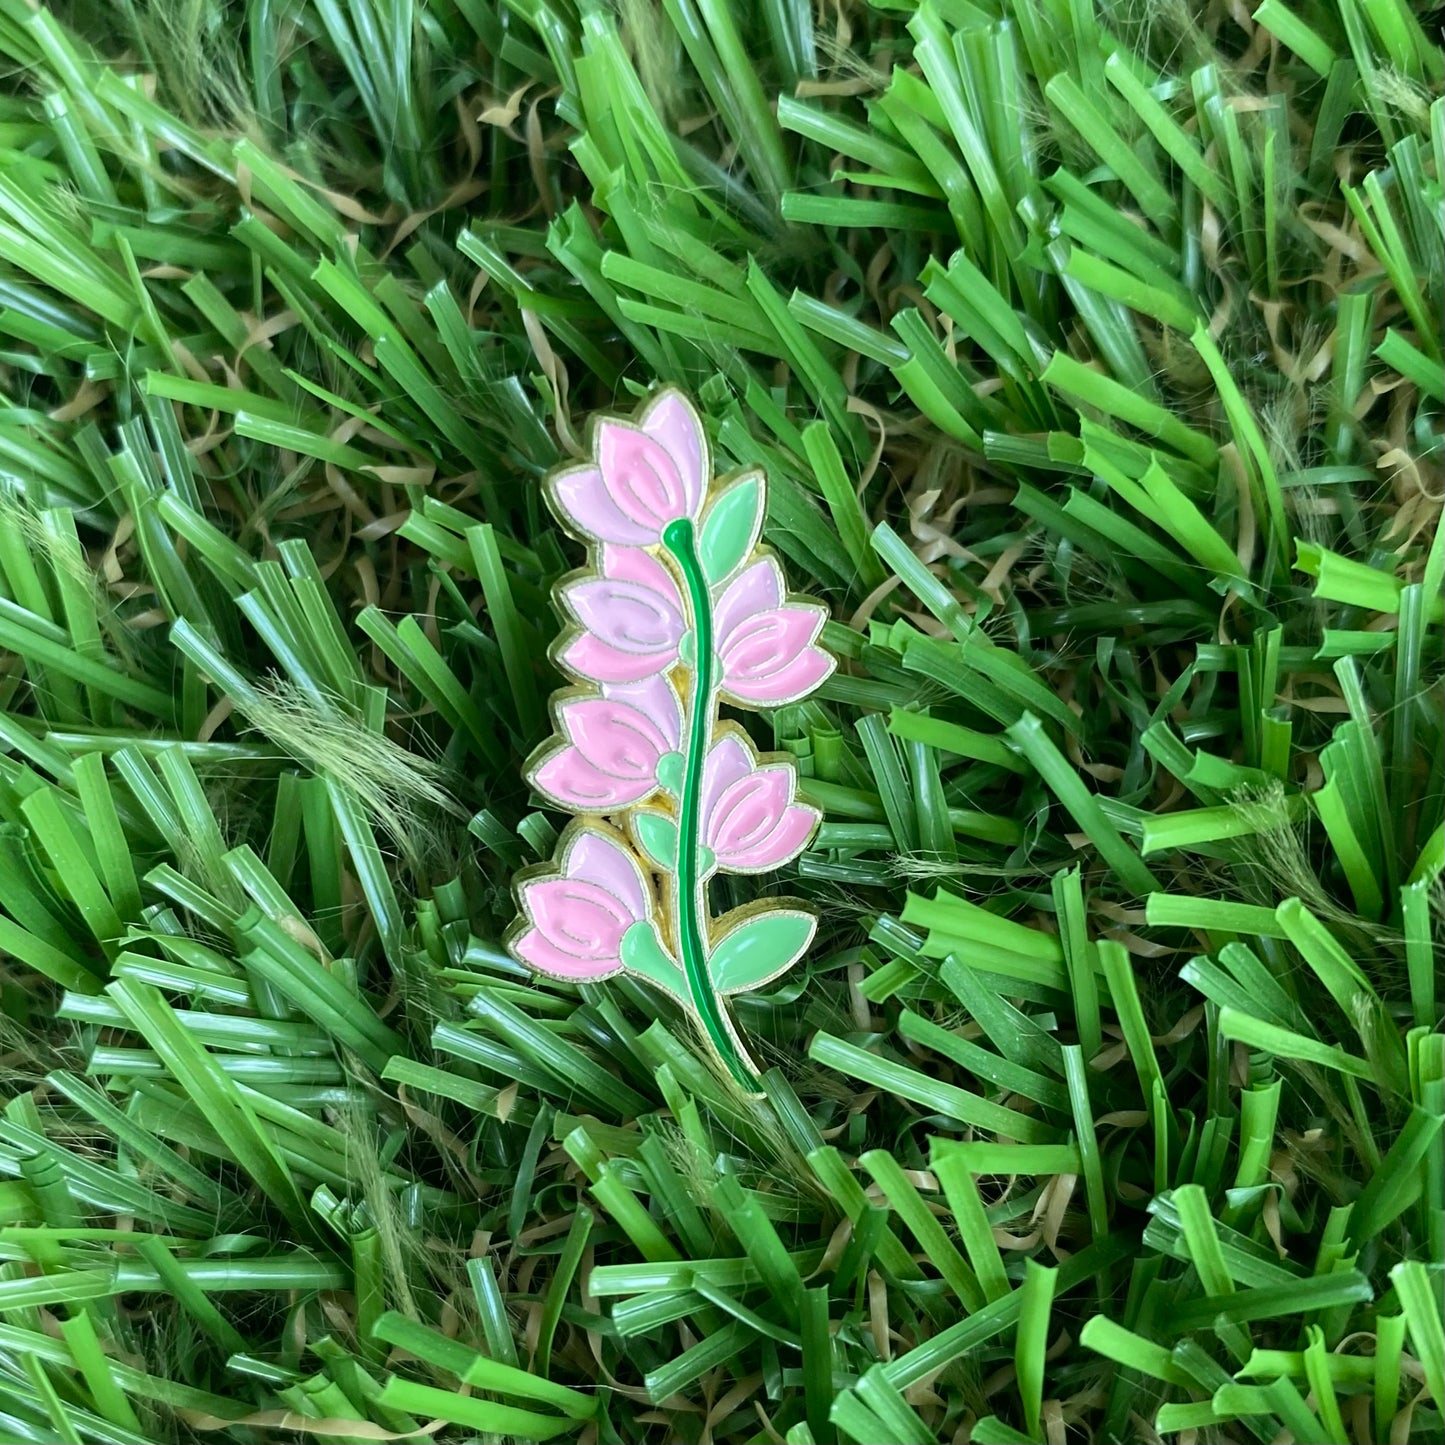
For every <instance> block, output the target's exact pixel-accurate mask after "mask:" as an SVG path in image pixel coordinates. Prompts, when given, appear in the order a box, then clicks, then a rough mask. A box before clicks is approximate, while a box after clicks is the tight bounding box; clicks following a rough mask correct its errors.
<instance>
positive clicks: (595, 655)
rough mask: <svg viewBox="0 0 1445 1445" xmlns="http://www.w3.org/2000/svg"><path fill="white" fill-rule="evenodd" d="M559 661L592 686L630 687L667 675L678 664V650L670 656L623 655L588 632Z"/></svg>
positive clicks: (655, 653) (666, 654) (633, 653)
mask: <svg viewBox="0 0 1445 1445" xmlns="http://www.w3.org/2000/svg"><path fill="white" fill-rule="evenodd" d="M558 661H559V662H561V664H562V665H563V666H564V667H565V668H567V670H568V671H569V672H573V673H575V674H576V675H577V676H578V677H580V678H584V679H585V680H586V681H588V682H600V683H630V682H637V681H638V680H640V679H642V678H648V677H652V676H653V675H654V674H659V673H663V672H665V671H666V670H667V669H668V668H669V667H671V666H672V664H673V663H674V662H676V661H677V648H676V647H674V648H672V649H671V651H668V652H623V651H622V649H621V648H618V647H609V646H608V644H607V643H605V642H602V641H599V640H598V639H597V638H595V637H593V635H592V634H591V633H590V632H584V633H582V635H581V636H580V637H578V638H576V639H575V640H574V641H572V642H570V643H568V645H567V646H566V647H565V648H563V649H562V651H561V653H560V654H559V655H558Z"/></svg>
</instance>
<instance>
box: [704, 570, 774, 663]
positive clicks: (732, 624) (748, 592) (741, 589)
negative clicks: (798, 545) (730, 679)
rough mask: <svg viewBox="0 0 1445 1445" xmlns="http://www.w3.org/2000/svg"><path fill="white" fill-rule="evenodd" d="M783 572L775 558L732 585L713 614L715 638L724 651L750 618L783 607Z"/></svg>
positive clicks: (735, 579)
mask: <svg viewBox="0 0 1445 1445" xmlns="http://www.w3.org/2000/svg"><path fill="white" fill-rule="evenodd" d="M782 602H783V571H782V568H780V567H779V566H778V564H777V563H776V562H775V561H773V559H772V558H771V557H764V558H763V559H762V560H761V561H758V562H754V563H753V565H752V566H751V567H748V568H746V569H745V570H744V571H743V572H741V573H739V574H738V576H736V577H734V578H733V580H732V581H731V582H730V583H729V584H728V586H727V589H726V590H725V591H724V592H723V595H722V596H721V597H720V598H719V599H718V604H717V607H716V609H715V610H714V612H713V636H714V637H716V638H717V640H718V647H719V649H721V648H722V647H724V646H725V645H726V644H727V639H728V634H729V633H731V632H732V631H733V629H734V628H736V627H738V626H739V625H740V624H742V623H744V622H746V621H747V620H748V618H750V617H753V616H756V615H757V614H758V613H760V612H766V611H768V610H769V609H771V608H774V607H780V606H782Z"/></svg>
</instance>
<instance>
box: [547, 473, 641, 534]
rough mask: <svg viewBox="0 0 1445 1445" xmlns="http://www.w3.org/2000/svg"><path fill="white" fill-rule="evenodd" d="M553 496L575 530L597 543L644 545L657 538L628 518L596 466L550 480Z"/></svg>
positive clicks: (563, 474)
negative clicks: (613, 497)
mask: <svg viewBox="0 0 1445 1445" xmlns="http://www.w3.org/2000/svg"><path fill="white" fill-rule="evenodd" d="M552 496H553V498H554V500H555V501H556V503H557V506H558V507H559V508H560V509H561V510H562V511H563V512H564V513H566V515H567V517H568V518H569V519H570V520H571V522H572V523H573V525H574V526H575V527H576V529H577V530H578V531H579V532H581V533H582V535H583V536H585V537H591V538H593V539H594V540H595V541H598V542H628V543H632V544H634V545H637V546H646V545H647V544H648V543H649V542H655V541H657V537H656V536H655V535H654V534H653V533H652V532H651V531H650V530H649V529H648V528H647V527H643V526H639V525H638V524H637V523H636V522H635V521H633V520H632V519H631V518H629V517H627V516H626V515H625V514H624V513H623V512H622V510H621V508H620V507H618V505H617V503H616V502H615V501H614V500H613V499H612V494H611V493H610V492H609V491H608V490H607V487H606V485H605V484H604V483H603V480H602V473H601V472H600V471H599V470H598V469H597V468H596V467H587V468H582V469H579V470H577V471H574V472H564V473H562V475H561V476H559V477H557V478H556V479H555V480H554V481H553V482H552Z"/></svg>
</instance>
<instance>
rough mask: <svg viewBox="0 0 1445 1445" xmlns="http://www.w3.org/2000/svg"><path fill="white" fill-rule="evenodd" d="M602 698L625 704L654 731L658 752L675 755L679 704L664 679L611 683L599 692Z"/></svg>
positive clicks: (679, 727)
mask: <svg viewBox="0 0 1445 1445" xmlns="http://www.w3.org/2000/svg"><path fill="white" fill-rule="evenodd" d="M602 696H603V697H605V698H611V699H613V700H614V701H616V702H619V703H625V704H626V705H627V706H628V707H631V708H635V709H636V710H637V711H638V712H640V713H641V714H642V716H643V717H645V718H647V719H648V720H649V721H650V722H651V723H652V724H653V726H654V727H655V728H656V729H657V732H658V738H659V742H660V748H659V750H660V751H661V752H664V753H669V752H675V751H676V750H677V748H678V747H679V746H680V745H681V742H682V702H681V700H680V699H679V698H678V695H677V691H676V689H675V688H674V687H673V685H672V684H671V683H670V682H669V681H668V680H667V678H666V677H661V676H659V677H649V678H644V679H643V680H642V681H641V682H629V683H612V684H609V685H608V686H606V687H604V688H603V689H602Z"/></svg>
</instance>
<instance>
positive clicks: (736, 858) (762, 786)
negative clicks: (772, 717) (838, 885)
mask: <svg viewBox="0 0 1445 1445" xmlns="http://www.w3.org/2000/svg"><path fill="white" fill-rule="evenodd" d="M796 782H797V778H796V775H795V773H794V772H793V769H792V767H791V766H790V765H788V764H786V763H782V764H775V765H772V766H764V767H759V766H758V763H757V759H756V758H755V757H754V756H753V751H752V748H751V747H749V746H748V745H747V744H746V743H745V742H744V741H743V740H742V738H741V736H740V735H739V734H737V733H735V732H728V733H726V734H725V735H724V736H723V738H722V739H721V741H719V742H717V743H716V744H714V746H713V748H712V751H711V752H709V753H708V757H707V762H706V764H704V766H703V774H702V798H701V804H702V807H701V812H702V837H703V841H704V843H706V844H707V846H708V847H709V848H711V849H712V852H713V855H714V856H715V857H716V859H717V864H718V867H719V868H725V869H727V870H728V871H729V872H731V873H762V872H765V871H766V870H767V869H770V868H777V867H778V866H779V865H780V864H783V863H786V862H787V861H788V860H789V859H790V858H794V857H796V856H797V855H798V854H799V853H801V852H802V851H803V847H804V845H805V844H806V843H807V841H808V839H809V837H810V836H811V835H812V832H813V829H814V827H815V826H816V825H817V822H818V818H819V814H818V813H817V811H816V810H815V809H813V808H809V807H807V806H806V805H804V804H802V803H797V802H794V801H793V790H794V787H795V785H796Z"/></svg>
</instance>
